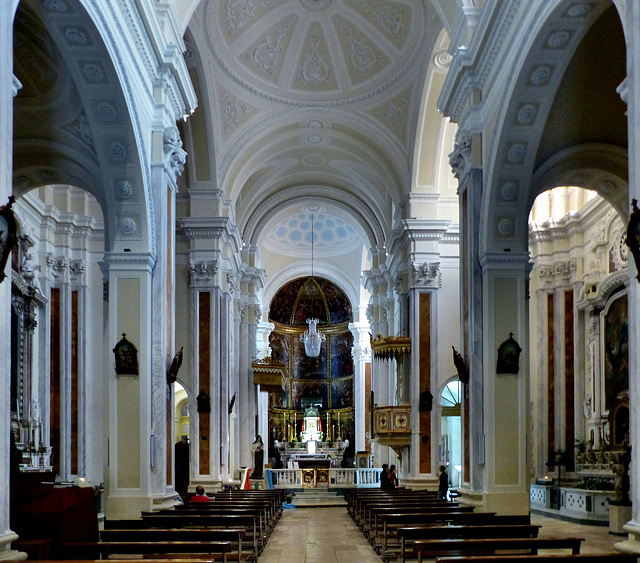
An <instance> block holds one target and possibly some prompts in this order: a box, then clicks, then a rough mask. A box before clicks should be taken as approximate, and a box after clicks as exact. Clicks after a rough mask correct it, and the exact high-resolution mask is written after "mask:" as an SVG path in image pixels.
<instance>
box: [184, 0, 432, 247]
mask: <svg viewBox="0 0 640 563" xmlns="http://www.w3.org/2000/svg"><path fill="white" fill-rule="evenodd" d="M441 29H442V25H441V23H439V20H438V19H437V17H436V15H435V12H434V11H433V9H432V7H431V3H430V2H428V1H426V0H384V1H382V0H230V1H225V2H221V1H217V0H204V1H203V2H202V3H201V4H200V5H199V7H198V8H197V10H196V11H195V13H194V15H193V17H192V18H191V20H190V23H189V27H188V32H187V34H186V38H187V46H188V48H189V53H188V57H189V59H188V60H189V64H190V66H191V67H192V68H193V69H194V70H193V72H194V74H197V82H198V86H197V87H198V88H199V89H200V96H199V97H200V104H201V105H200V107H201V108H202V110H203V112H202V114H201V115H200V116H195V115H194V116H193V118H196V119H198V118H199V119H202V120H203V122H202V125H201V127H200V129H201V130H204V131H206V142H207V146H208V149H209V150H208V155H207V158H208V159H210V164H211V168H210V169H214V170H215V174H210V172H209V170H210V169H207V173H206V176H207V180H208V181H209V182H210V183H211V184H212V187H214V188H215V189H219V190H222V191H223V192H224V193H225V195H226V196H227V197H228V198H230V199H231V201H232V202H233V204H234V210H235V214H236V219H237V223H238V226H239V227H240V229H241V230H242V231H243V233H244V234H245V235H247V236H249V237H254V238H253V239H252V240H251V242H253V243H257V242H258V240H259V242H260V243H261V244H262V243H263V242H264V244H265V245H266V246H267V247H268V248H269V249H270V250H271V251H274V252H276V251H277V252H279V253H282V254H283V255H289V256H299V255H300V254H301V252H303V251H304V249H305V241H307V242H308V241H310V240H311V234H310V232H309V230H310V224H311V223H310V221H308V220H307V221H305V220H302V219H301V217H302V216H305V217H306V216H307V215H309V213H310V212H309V209H308V208H307V205H308V204H309V202H310V201H311V200H313V205H312V207H313V208H314V209H318V210H320V212H321V213H322V214H323V217H325V218H328V222H327V221H324V222H323V223H322V226H321V227H319V229H321V230H322V232H321V233H319V234H316V236H315V241H316V243H317V244H318V245H322V244H325V246H326V247H327V252H329V250H331V249H332V252H333V253H334V254H341V253H345V252H346V251H348V250H352V249H353V244H352V243H348V244H342V243H343V242H345V241H346V240H347V239H350V237H354V236H355V237H356V238H357V236H358V235H360V238H361V239H366V238H368V240H362V242H361V245H360V249H362V244H364V245H365V247H366V248H369V247H371V246H372V245H374V244H375V243H376V235H375V234H374V233H376V232H377V233H380V234H379V235H378V237H382V238H384V237H385V236H388V234H389V233H390V230H391V220H392V213H393V209H394V206H395V205H398V204H399V203H400V202H402V201H403V198H404V197H405V196H406V194H407V193H408V192H409V190H410V186H411V173H412V167H413V159H414V144H415V139H416V131H417V122H418V119H419V114H420V109H421V101H422V96H423V88H424V84H425V76H426V72H427V68H428V66H429V64H430V62H431V61H432V58H433V57H434V56H435V55H436V54H435V53H434V52H433V50H434V45H435V43H436V40H437V38H438V34H439V33H440V31H441ZM193 118H192V119H193ZM194 121H195V120H194ZM194 149H195V155H194V158H195V159H196V160H197V159H198V158H199V156H198V147H197V146H195V147H194ZM200 169H202V166H201V167H200ZM204 179H205V178H196V180H204ZM283 193H286V194H288V195H287V201H286V202H284V203H283V202H282V201H281V200H278V198H282V194H283ZM276 200H278V201H277V202H276ZM266 216H269V219H268V220H267V221H265V217H266ZM349 216H351V222H352V223H359V228H358V229H357V234H356V231H355V230H354V229H353V228H352V227H351V226H349ZM308 218H309V217H306V219H308ZM317 220H318V219H317V217H316V221H317ZM329 222H330V223H331V224H333V225H338V224H344V225H346V226H347V227H348V228H349V229H351V231H348V232H347V231H345V232H344V233H343V232H342V231H341V230H340V229H339V228H337V227H336V228H332V229H328V228H327V225H328V224H329ZM374 223H377V224H374ZM253 224H259V225H260V232H255V231H253V230H250V227H251V225H253ZM294 224H295V227H293V225H294ZM304 225H306V229H307V231H306V232H305V231H304V227H303V226H304ZM316 226H318V225H316ZM343 239H344V240H343ZM378 242H379V240H378ZM336 243H339V244H336ZM287 245H288V249H287V248H286V247H287ZM317 249H318V250H320V246H319V247H318V248H317Z"/></svg>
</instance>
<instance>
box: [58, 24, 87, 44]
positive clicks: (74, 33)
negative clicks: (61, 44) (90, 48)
mask: <svg viewBox="0 0 640 563" xmlns="http://www.w3.org/2000/svg"><path fill="white" fill-rule="evenodd" d="M63 34H64V36H65V39H66V40H67V43H69V45H73V46H74V47H80V46H84V45H90V44H91V41H90V40H89V37H88V35H87V33H86V31H85V30H83V29H80V28H78V27H67V28H65V29H64V31H63Z"/></svg>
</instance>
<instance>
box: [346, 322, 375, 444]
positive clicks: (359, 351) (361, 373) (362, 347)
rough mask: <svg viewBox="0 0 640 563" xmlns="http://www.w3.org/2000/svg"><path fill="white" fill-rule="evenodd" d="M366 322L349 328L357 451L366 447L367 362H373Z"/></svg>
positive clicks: (367, 414)
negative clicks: (351, 337) (351, 348)
mask: <svg viewBox="0 0 640 563" xmlns="http://www.w3.org/2000/svg"><path fill="white" fill-rule="evenodd" d="M368 328H369V327H368V326H367V324H366V323H351V324H350V325H349V330H350V331H351V334H353V352H352V354H353V389H354V395H355V397H354V399H355V400H354V407H355V413H356V420H355V440H356V443H355V448H356V451H363V450H364V449H365V445H366V444H365V432H364V430H365V425H366V419H367V417H369V412H367V411H365V401H366V400H367V396H366V392H365V387H366V385H365V383H366V381H365V367H366V366H365V364H366V363H367V362H369V363H370V362H371V347H370V345H369V331H368Z"/></svg>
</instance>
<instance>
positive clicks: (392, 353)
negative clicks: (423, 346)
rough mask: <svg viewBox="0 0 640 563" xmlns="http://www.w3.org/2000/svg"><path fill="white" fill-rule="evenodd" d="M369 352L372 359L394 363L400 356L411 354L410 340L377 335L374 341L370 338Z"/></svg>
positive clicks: (408, 338) (404, 337) (406, 337)
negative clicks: (392, 360)
mask: <svg viewBox="0 0 640 563" xmlns="http://www.w3.org/2000/svg"><path fill="white" fill-rule="evenodd" d="M371 351H372V352H373V357H374V358H376V359H378V360H390V359H392V358H393V359H395V360H396V361H398V360H400V359H402V356H404V355H405V354H409V353H410V352H411V338H410V337H408V336H386V337H385V336H382V335H381V334H378V335H377V336H376V338H375V339H373V338H371Z"/></svg>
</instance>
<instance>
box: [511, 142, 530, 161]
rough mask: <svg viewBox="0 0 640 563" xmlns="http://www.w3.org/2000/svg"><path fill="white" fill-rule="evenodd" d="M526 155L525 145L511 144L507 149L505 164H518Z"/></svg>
mask: <svg viewBox="0 0 640 563" xmlns="http://www.w3.org/2000/svg"><path fill="white" fill-rule="evenodd" d="M526 155H527V145H526V144H525V143H512V144H511V145H510V146H509V148H508V149H507V162H509V163H510V164H520V163H521V162H522V161H523V160H524V158H525V156H526Z"/></svg>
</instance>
